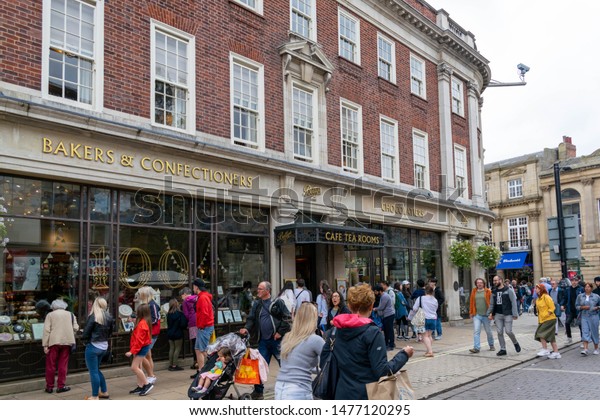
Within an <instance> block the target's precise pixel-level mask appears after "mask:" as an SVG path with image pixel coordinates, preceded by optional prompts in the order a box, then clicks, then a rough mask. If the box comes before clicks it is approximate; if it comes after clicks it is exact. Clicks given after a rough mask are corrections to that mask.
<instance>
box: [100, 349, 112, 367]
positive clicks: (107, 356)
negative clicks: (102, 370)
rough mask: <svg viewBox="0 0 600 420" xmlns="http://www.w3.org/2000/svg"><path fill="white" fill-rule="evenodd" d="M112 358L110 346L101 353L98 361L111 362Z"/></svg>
mask: <svg viewBox="0 0 600 420" xmlns="http://www.w3.org/2000/svg"><path fill="white" fill-rule="evenodd" d="M113 360H114V355H113V352H112V348H110V347H109V348H108V349H107V350H106V351H105V352H104V355H102V359H100V363H102V364H111V363H112V362H113Z"/></svg>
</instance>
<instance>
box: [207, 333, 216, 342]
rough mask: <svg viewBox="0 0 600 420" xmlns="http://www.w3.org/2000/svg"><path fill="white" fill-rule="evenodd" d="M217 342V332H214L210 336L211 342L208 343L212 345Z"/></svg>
mask: <svg viewBox="0 0 600 420" xmlns="http://www.w3.org/2000/svg"><path fill="white" fill-rule="evenodd" d="M215 341H217V334H216V333H215V330H213V332H212V334H211V335H210V340H208V343H209V344H212V343H214V342H215Z"/></svg>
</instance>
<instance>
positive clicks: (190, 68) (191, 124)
mask: <svg viewBox="0 0 600 420" xmlns="http://www.w3.org/2000/svg"><path fill="white" fill-rule="evenodd" d="M157 32H161V33H163V34H164V35H165V36H168V37H172V38H178V39H179V40H182V41H184V42H186V43H187V69H186V72H187V84H186V85H185V86H186V88H187V98H186V124H185V129H184V128H179V127H173V126H171V125H168V124H161V123H157V122H156V121H155V97H154V95H155V84H156V80H157V76H156V39H155V38H156V33H157ZM150 71H151V82H150V112H151V113H150V120H151V121H152V123H151V124H152V126H154V127H160V128H166V129H169V130H174V131H179V132H182V133H188V134H193V133H195V132H196V38H195V37H194V36H193V35H190V34H188V33H185V32H183V31H180V30H179V29H176V28H173V27H172V26H169V25H166V24H164V23H162V22H159V21H156V20H154V19H151V20H150ZM173 84H174V85H176V86H178V87H180V86H181V85H180V84H176V83H173Z"/></svg>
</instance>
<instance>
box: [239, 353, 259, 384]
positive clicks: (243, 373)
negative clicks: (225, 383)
mask: <svg viewBox="0 0 600 420" xmlns="http://www.w3.org/2000/svg"><path fill="white" fill-rule="evenodd" d="M234 382H235V383H236V384H244V385H260V371H259V370H258V359H256V360H254V359H251V358H250V351H248V350H247V351H246V354H245V355H244V357H243V358H242V360H241V361H240V365H239V366H238V368H237V370H236V371H235V378H234Z"/></svg>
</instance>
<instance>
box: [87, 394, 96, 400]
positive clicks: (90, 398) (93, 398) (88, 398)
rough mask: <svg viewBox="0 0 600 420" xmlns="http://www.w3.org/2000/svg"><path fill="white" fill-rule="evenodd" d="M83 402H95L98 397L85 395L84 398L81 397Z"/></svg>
mask: <svg viewBox="0 0 600 420" xmlns="http://www.w3.org/2000/svg"><path fill="white" fill-rule="evenodd" d="M83 399H84V400H97V399H98V397H92V396H91V395H86V396H85V397H83Z"/></svg>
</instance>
